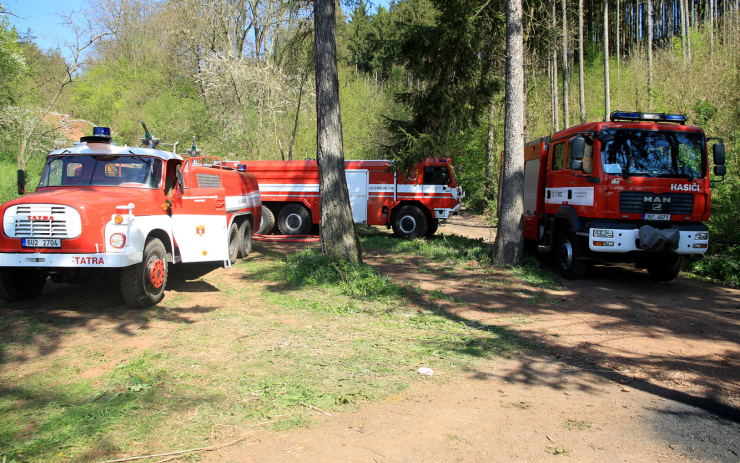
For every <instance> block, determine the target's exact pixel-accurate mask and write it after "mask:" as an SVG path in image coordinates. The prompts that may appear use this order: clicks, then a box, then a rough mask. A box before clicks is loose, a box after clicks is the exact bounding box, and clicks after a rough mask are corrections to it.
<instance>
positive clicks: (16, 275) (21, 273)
mask: <svg viewBox="0 0 740 463" xmlns="http://www.w3.org/2000/svg"><path fill="white" fill-rule="evenodd" d="M47 276H48V274H47V272H46V270H41V269H35V268H17V267H12V268H9V267H3V268H1V269H0V299H2V300H4V301H23V300H26V299H31V298H33V297H36V296H38V295H39V294H41V290H42V289H44V285H45V284H46V277H47Z"/></svg>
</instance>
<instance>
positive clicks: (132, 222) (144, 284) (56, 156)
mask: <svg viewBox="0 0 740 463" xmlns="http://www.w3.org/2000/svg"><path fill="white" fill-rule="evenodd" d="M142 124H143V123H142ZM145 133H146V138H145V139H143V140H142V141H143V142H144V143H145V144H146V145H148V147H144V148H134V147H128V146H117V145H115V144H113V143H111V136H110V129H108V128H105V127H96V128H95V129H94V135H93V136H87V137H82V139H81V140H80V142H79V143H75V145H74V147H72V148H67V149H61V150H58V151H54V152H52V153H51V154H49V155H48V157H47V159H46V164H45V167H44V171H43V174H42V176H41V180H40V183H39V185H38V188H37V189H36V191H35V192H34V193H32V194H26V195H23V196H21V197H20V198H17V199H15V200H12V201H9V202H7V203H5V204H3V205H2V206H1V207H0V215H2V219H3V233H2V235H1V236H0V298H2V299H4V300H6V301H16V300H22V299H28V298H31V297H34V296H36V295H38V294H39V293H40V292H41V290H42V289H43V287H44V285H45V283H46V281H47V279H48V278H51V279H52V281H55V282H66V283H80V282H85V281H90V280H91V279H101V280H103V281H109V279H107V277H108V276H109V275H111V274H113V275H115V276H116V277H117V278H118V279H119V281H120V288H121V292H122V295H123V299H124V300H125V302H126V303H127V304H128V305H130V306H133V307H147V306H151V305H154V304H156V303H158V302H159V301H161V300H162V298H163V297H164V290H165V286H166V284H167V277H168V265H170V264H177V263H186V262H213V261H216V262H219V261H221V262H223V263H224V266H226V267H229V266H230V265H231V263H233V262H234V261H235V260H236V259H237V258H238V257H246V256H247V255H248V254H249V253H250V251H251V247H252V231H253V230H254V226H255V224H259V223H260V219H261V216H262V209H261V202H260V195H259V190H258V188H257V181H256V180H255V178H254V177H253V176H252V175H249V174H247V173H245V172H239V171H237V169H227V168H225V167H223V166H222V165H221V163H220V159H218V158H216V157H212V156H202V157H201V156H199V157H189V156H180V155H178V154H175V153H174V152H168V151H163V150H159V149H156V146H157V144H158V142H159V140H158V139H156V138H153V137H151V134H150V133H149V132H148V131H146V127H145ZM173 151H174V150H173ZM241 170H243V168H242V169H241ZM23 187H24V175H22V174H21V172H19V193H20V192H21V190H22V189H23Z"/></svg>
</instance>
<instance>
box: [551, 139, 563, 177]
mask: <svg viewBox="0 0 740 463" xmlns="http://www.w3.org/2000/svg"><path fill="white" fill-rule="evenodd" d="M563 167H565V143H558V144H557V145H555V146H553V147H552V170H563Z"/></svg>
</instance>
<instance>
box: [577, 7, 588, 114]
mask: <svg viewBox="0 0 740 463" xmlns="http://www.w3.org/2000/svg"><path fill="white" fill-rule="evenodd" d="M578 96H579V97H580V102H581V124H583V123H584V122H586V83H585V78H584V75H583V0H578Z"/></svg>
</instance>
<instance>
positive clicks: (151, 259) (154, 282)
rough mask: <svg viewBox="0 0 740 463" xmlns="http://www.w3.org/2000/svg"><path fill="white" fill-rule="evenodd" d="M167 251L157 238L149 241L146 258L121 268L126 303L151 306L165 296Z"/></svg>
mask: <svg viewBox="0 0 740 463" xmlns="http://www.w3.org/2000/svg"><path fill="white" fill-rule="evenodd" d="M167 275H168V273H167V251H166V250H165V248H164V244H162V241H160V240H159V239H157V238H154V239H151V240H149V241H148V242H147V244H146V247H145V248H144V260H143V261H142V262H140V263H138V264H136V265H131V266H129V267H126V268H124V269H123V270H121V294H122V295H123V300H124V301H126V304H127V305H129V306H131V307H135V308H139V309H142V308H145V307H150V306H152V305H154V304H156V303H158V302H159V301H161V300H162V299H163V298H164V289H165V287H166V286H167Z"/></svg>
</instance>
